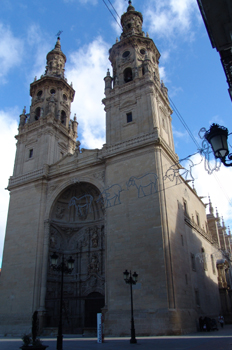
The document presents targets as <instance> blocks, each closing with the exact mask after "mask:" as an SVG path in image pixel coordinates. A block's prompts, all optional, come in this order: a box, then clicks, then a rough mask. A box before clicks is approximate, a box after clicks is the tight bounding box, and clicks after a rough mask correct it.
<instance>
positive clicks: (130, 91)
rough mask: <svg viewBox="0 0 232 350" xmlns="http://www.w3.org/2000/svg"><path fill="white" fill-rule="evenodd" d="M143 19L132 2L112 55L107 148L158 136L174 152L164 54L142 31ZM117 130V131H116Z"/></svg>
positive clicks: (107, 93) (107, 87) (108, 80)
mask: <svg viewBox="0 0 232 350" xmlns="http://www.w3.org/2000/svg"><path fill="white" fill-rule="evenodd" d="M142 24H143V16H142V14H141V13H140V12H137V11H135V8H134V7H133V6H132V4H131V1H129V6H128V8H127V12H126V13H124V14H123V15H122V17H121V25H122V28H123V32H122V34H121V37H120V41H118V39H117V40H116V43H115V44H114V45H113V47H112V48H111V49H110V51H109V54H110V55H109V59H110V62H111V65H112V69H113V77H111V76H110V72H109V71H108V73H107V76H106V77H105V79H104V80H105V96H106V97H105V99H104V100H103V103H104V104H105V110H106V144H107V145H111V146H112V145H114V144H118V143H122V142H125V141H127V140H129V139H133V138H135V137H138V136H142V135H144V134H148V133H149V134H150V133H155V138H156V139H158V138H161V139H162V140H163V141H165V143H166V144H167V145H168V146H169V148H170V149H171V150H172V151H174V143H173V135H172V128H171V113H172V110H171V108H170V106H169V101H168V95H167V89H166V88H165V86H164V84H163V82H160V75H159V67H158V65H159V58H160V53H159V51H158V49H157V47H156V46H155V44H154V42H153V40H152V39H150V38H149V36H148V34H147V35H146V36H145V34H144V32H143V30H142ZM116 130H117V131H116Z"/></svg>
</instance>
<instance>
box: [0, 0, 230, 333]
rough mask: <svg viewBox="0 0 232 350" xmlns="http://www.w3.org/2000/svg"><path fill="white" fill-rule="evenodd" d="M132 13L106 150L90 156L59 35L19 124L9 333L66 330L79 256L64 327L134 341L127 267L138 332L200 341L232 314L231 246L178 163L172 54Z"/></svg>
mask: <svg viewBox="0 0 232 350" xmlns="http://www.w3.org/2000/svg"><path fill="white" fill-rule="evenodd" d="M142 23H143V17H142V14H141V13H140V12H137V11H136V10H135V9H134V7H133V6H132V5H131V2H129V7H128V9H127V12H126V13H124V14H123V15H122V17H121V24H122V28H123V32H122V34H121V37H120V40H119V41H118V40H117V42H116V43H115V44H114V45H113V46H112V48H111V49H110V51H109V59H110V62H111V64H112V76H111V74H110V72H109V71H108V72H107V75H106V77H105V78H104V80H105V98H104V99H103V103H104V106H105V112H106V144H104V145H103V147H102V149H94V150H89V149H81V150H80V142H79V141H77V127H78V122H77V118H76V116H74V119H73V120H71V119H70V108H71V103H72V101H73V99H74V95H75V91H74V89H73V87H72V86H71V85H70V84H69V83H68V82H67V79H65V75H64V69H65V62H66V56H65V55H64V53H63V52H62V50H61V45H60V39H59V38H58V40H57V42H56V45H55V48H54V49H53V50H52V51H51V52H49V53H48V54H47V66H46V69H45V73H44V75H42V76H41V78H40V79H38V80H37V79H35V81H34V82H33V83H32V84H31V85H30V95H31V97H32V100H31V107H30V114H29V115H27V114H26V113H25V110H24V111H23V113H22V114H21V115H20V124H19V129H18V135H17V136H16V139H17V151H16V157H15V166H14V172H13V175H12V176H11V177H10V179H9V184H8V190H9V191H10V204H9V212H8V221H7V228H6V237H5V245H4V254H3V264H2V274H1V276H0V334H22V333H25V332H27V331H28V330H30V324H31V317H32V314H33V312H34V311H38V313H39V317H40V328H41V331H46V330H47V331H48V330H49V329H50V330H51V329H55V328H57V327H58V314H59V302H60V287H61V276H60V274H59V273H58V272H57V271H55V270H54V269H53V268H52V266H51V256H52V255H53V254H54V253H56V254H57V255H58V259H59V262H61V261H62V258H64V260H66V261H67V260H68V259H69V257H70V256H71V257H72V258H73V259H74V268H73V270H72V272H71V273H70V274H67V275H66V274H65V275H64V283H63V299H64V302H63V330H64V333H74V334H75V333H83V332H84V331H85V330H86V329H95V328H96V314H97V313H98V312H102V313H103V315H104V324H105V326H104V327H105V328H104V329H105V335H117V336H123V335H128V334H130V294H129V287H128V285H126V284H125V282H124V281H123V271H124V270H125V269H128V270H131V271H132V272H134V271H136V272H137V273H138V282H137V284H136V285H135V286H134V287H133V296H134V318H135V328H136V334H137V335H155V334H182V333H186V332H190V331H195V330H196V322H197V320H198V319H199V317H200V316H203V317H204V316H209V317H216V316H218V315H219V313H223V314H224V316H225V317H228V318H229V316H230V313H231V303H230V291H231V276H230V254H231V242H230V235H228V234H227V233H226V228H225V226H224V223H223V222H222V223H221V222H220V219H219V217H218V215H217V213H216V214H214V209H213V207H212V204H211V202H210V203H209V209H210V210H209V211H210V214H208V215H206V211H205V204H204V203H203V202H202V200H201V198H200V197H199V196H198V195H197V193H196V191H195V190H194V188H192V187H191V186H189V183H188V182H189V181H188V175H189V174H190V175H191V165H189V168H186V169H185V170H184V171H183V169H182V172H181V166H180V165H179V162H178V156H177V154H176V153H175V149H174V142H173V133H172V126H171V114H172V110H171V108H170V105H169V100H168V94H167V89H166V87H165V86H164V84H163V83H162V82H160V76H159V58H160V53H159V51H158V49H157V48H156V46H155V44H154V42H153V40H152V39H151V38H149V37H148V35H147V36H146V35H145V34H144V32H143V30H142Z"/></svg>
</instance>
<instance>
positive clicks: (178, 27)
mask: <svg viewBox="0 0 232 350" xmlns="http://www.w3.org/2000/svg"><path fill="white" fill-rule="evenodd" d="M198 16H199V15H198V11H197V2H196V1H195V0H150V2H149V5H148V6H147V7H146V9H145V11H144V21H145V22H146V24H147V26H148V28H149V32H151V33H155V34H156V35H158V36H160V37H166V38H173V36H174V35H176V34H177V33H178V34H182V35H184V36H187V38H188V40H191V38H192V34H193V33H192V32H191V31H192V26H193V22H194V21H196V18H199V17H198ZM194 24H195V22H194Z"/></svg>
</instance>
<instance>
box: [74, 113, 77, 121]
mask: <svg viewBox="0 0 232 350" xmlns="http://www.w3.org/2000/svg"><path fill="white" fill-rule="evenodd" d="M73 120H74V121H75V122H76V121H77V115H76V113H75V114H74V118H73Z"/></svg>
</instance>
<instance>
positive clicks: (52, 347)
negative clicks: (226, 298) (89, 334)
mask: <svg viewBox="0 0 232 350" xmlns="http://www.w3.org/2000/svg"><path fill="white" fill-rule="evenodd" d="M41 340H42V341H43V344H44V345H48V346H49V348H48V350H56V338H54V337H52V338H51V337H44V338H41ZM21 345H22V341H21V339H19V338H10V337H6V338H5V337H4V338H3V337H1V338H0V349H1V350H14V349H19V347H20V346H21ZM132 348H133V349H134V348H136V349H137V350H154V349H155V350H159V349H160V350H164V349H172V350H174V349H175V350H193V349H194V350H196V349H197V350H229V349H230V350H231V349H232V325H225V326H224V328H223V329H219V330H218V331H214V332H202V333H200V332H196V333H193V334H189V335H181V336H162V337H137V344H130V338H129V337H124V338H115V337H107V338H106V339H105V342H104V343H102V344H98V343H97V338H84V337H81V336H64V341H63V350H75V349H77V350H79V349H81V350H82V349H85V350H95V349H96V350H101V349H104V350H116V349H120V350H128V349H130V350H131V349H132Z"/></svg>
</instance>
